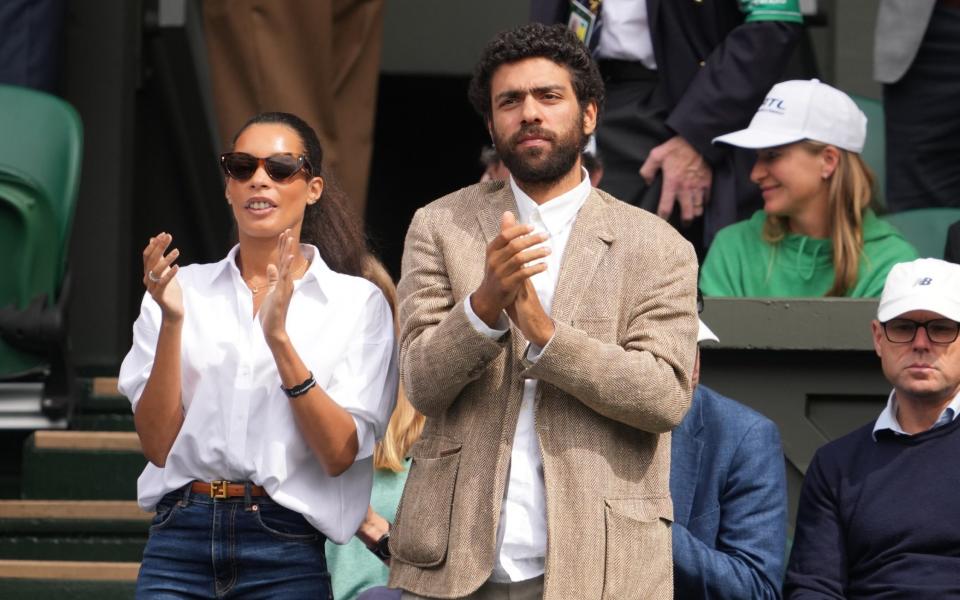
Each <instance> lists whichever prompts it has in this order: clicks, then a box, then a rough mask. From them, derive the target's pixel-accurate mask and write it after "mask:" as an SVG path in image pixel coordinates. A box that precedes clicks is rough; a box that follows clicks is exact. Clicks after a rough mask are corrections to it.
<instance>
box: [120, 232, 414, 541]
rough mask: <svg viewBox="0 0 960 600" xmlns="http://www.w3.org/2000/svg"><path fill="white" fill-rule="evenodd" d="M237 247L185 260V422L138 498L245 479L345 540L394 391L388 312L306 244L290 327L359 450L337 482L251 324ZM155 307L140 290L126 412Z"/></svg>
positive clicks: (147, 503) (372, 289) (150, 347)
mask: <svg viewBox="0 0 960 600" xmlns="http://www.w3.org/2000/svg"><path fill="white" fill-rule="evenodd" d="M238 248H239V247H238V246H235V247H234V248H233V250H231V251H230V253H229V254H228V255H227V257H226V258H225V259H223V260H222V261H220V262H218V263H213V264H201V265H189V266H185V267H183V268H181V269H180V271H179V272H178V274H177V279H178V281H179V282H180V287H181V288H182V289H183V305H184V320H183V329H182V334H181V352H180V354H181V400H182V402H183V411H184V420H183V425H182V426H181V428H180V432H179V433H178V434H177V438H176V440H175V441H174V443H173V446H172V447H171V448H170V453H169V455H168V456H167V460H166V466H165V467H163V468H160V467H157V466H155V465H153V464H147V467H146V468H145V469H144V471H143V473H142V474H141V475H140V478H139V479H138V481H137V499H138V501H139V504H140V506H141V507H142V508H143V509H145V510H153V508H154V507H155V506H156V503H157V502H158V501H159V500H160V498H162V497H163V495H164V494H166V493H168V492H170V491H173V490H176V489H179V488H181V487H183V486H184V485H186V484H187V483H189V482H191V481H193V480H199V481H213V480H218V479H226V480H230V481H251V482H253V483H255V484H257V485H261V486H263V487H264V488H265V489H266V491H267V493H268V494H270V497H271V498H273V500H275V501H276V502H277V503H279V504H281V505H283V506H285V507H287V508H289V509H291V510H295V511H297V512H299V513H301V514H302V515H303V516H304V517H305V518H306V519H307V521H309V522H310V523H311V524H312V525H313V526H314V527H316V528H317V529H319V530H320V531H321V532H323V533H324V535H326V536H327V537H329V538H330V539H331V540H333V541H335V542H338V543H343V542H346V541H347V540H349V539H350V538H351V537H352V536H353V534H354V533H355V532H356V530H357V527H358V526H359V524H360V522H361V520H362V519H363V517H364V515H365V514H366V512H367V505H368V504H369V502H370V491H371V488H372V485H373V466H372V463H373V457H372V455H373V447H374V443H375V440H376V438H379V437H382V435H383V433H384V431H385V429H386V425H387V421H388V419H389V417H390V413H391V411H392V410H393V406H394V402H395V399H396V392H397V381H398V372H397V361H396V349H395V342H394V329H393V318H392V315H391V312H390V306H389V305H388V304H387V301H386V299H385V298H384V296H383V294H382V293H381V292H380V290H379V289H378V288H377V287H376V286H375V285H373V284H372V283H370V282H369V281H367V280H365V279H362V278H359V277H351V276H349V275H343V274H341V273H336V272H334V271H332V270H331V269H330V268H329V267H328V266H327V265H326V263H324V262H323V259H322V258H320V255H319V252H318V251H317V249H316V248H315V247H314V246H309V245H302V246H301V249H302V250H303V253H304V256H305V257H307V258H308V259H310V260H311V263H310V266H309V268H308V269H307V272H306V273H305V274H304V276H303V277H302V278H301V279H300V280H298V281H296V282H295V283H294V292H293V297H292V298H291V301H290V307H289V310H288V313H287V322H286V326H287V332H288V335H289V336H290V339H291V341H292V343H293V346H294V348H296V350H297V353H298V354H299V355H300V358H301V359H302V360H303V362H304V363H305V364H306V365H307V368H308V369H310V371H312V372H313V376H314V378H315V379H316V380H317V384H318V385H319V386H320V387H322V388H323V389H324V390H325V391H326V393H327V394H329V395H330V397H331V398H333V400H334V401H335V402H336V403H337V404H339V405H340V406H342V407H343V408H344V409H346V410H347V412H349V413H350V415H351V416H352V417H353V420H354V423H356V427H357V441H358V442H359V452H358V454H357V459H356V461H355V462H354V464H353V465H352V466H351V467H350V468H349V469H347V471H346V472H345V473H343V474H341V475H340V476H338V477H330V476H328V475H327V474H326V473H325V472H324V470H323V467H322V466H321V465H320V463H319V462H318V460H317V458H316V456H315V455H314V454H313V451H312V450H311V449H310V447H309V445H308V444H307V442H306V441H305V440H304V439H303V436H302V435H301V434H300V432H299V430H298V428H297V423H296V419H295V418H294V414H293V411H292V409H291V407H290V401H289V399H288V398H287V397H286V395H285V394H284V393H283V391H282V390H281V389H280V374H279V373H278V372H277V366H276V362H275V361H274V359H273V355H272V354H271V352H270V350H269V348H268V347H267V344H266V340H265V339H264V337H263V329H262V328H261V326H260V321H259V319H258V318H257V317H255V316H253V295H252V294H251V293H250V290H249V289H248V288H247V286H246V284H245V283H244V281H243V278H242V277H241V275H240V271H239V270H238V269H237V266H236V261H235V257H236V254H237V250H238ZM160 322H161V312H160V307H159V306H158V305H157V303H156V302H155V301H154V300H153V298H152V297H151V296H150V295H149V294H145V295H144V299H143V303H142V305H141V311H140V316H139V318H138V319H137V321H136V322H135V323H134V325H133V347H132V348H131V349H130V352H129V353H128V354H127V356H126V358H124V360H123V365H122V366H121V367H120V377H119V387H120V391H121V392H122V393H123V394H124V395H125V396H126V397H127V398H129V399H130V403H131V404H132V407H133V410H134V411H136V408H137V403H138V401H139V400H140V396H141V394H142V393H143V389H144V387H145V385H146V383H147V378H148V377H149V376H150V371H151V369H152V368H153V360H154V354H155V352H156V347H157V337H158V331H159V327H160Z"/></svg>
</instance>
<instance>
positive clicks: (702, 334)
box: [697, 320, 720, 344]
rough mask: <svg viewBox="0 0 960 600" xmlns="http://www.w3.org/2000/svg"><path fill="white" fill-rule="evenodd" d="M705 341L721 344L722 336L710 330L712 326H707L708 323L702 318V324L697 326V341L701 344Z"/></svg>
mask: <svg viewBox="0 0 960 600" xmlns="http://www.w3.org/2000/svg"><path fill="white" fill-rule="evenodd" d="M703 342H715V343H717V344H719V343H720V338H718V337H717V336H716V334H715V333H713V332H712V331H710V328H709V327H707V324H706V323H704V322H703V321H702V320H701V321H700V326H699V327H698V328H697V343H698V344H700V343H703Z"/></svg>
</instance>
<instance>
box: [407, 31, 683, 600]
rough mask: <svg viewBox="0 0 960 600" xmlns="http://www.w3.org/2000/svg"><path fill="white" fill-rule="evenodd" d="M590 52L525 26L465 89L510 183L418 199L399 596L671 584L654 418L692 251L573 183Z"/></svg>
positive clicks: (671, 384)
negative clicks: (411, 412) (412, 414)
mask: <svg viewBox="0 0 960 600" xmlns="http://www.w3.org/2000/svg"><path fill="white" fill-rule="evenodd" d="M603 94H604V92H603V84H602V81H601V80H600V76H599V73H598V71H597V68H596V65H595V64H594V63H593V61H592V59H591V58H590V56H589V53H588V51H587V49H586V48H585V47H584V46H583V44H581V43H580V41H579V40H578V39H577V38H576V37H575V36H574V35H573V34H572V33H571V32H569V31H568V30H567V29H566V28H565V27H563V26H562V25H555V26H551V27H548V26H545V25H542V24H536V23H535V24H529V25H525V26H522V27H520V28H517V29H514V30H512V31H507V32H504V33H501V34H500V35H498V36H497V37H496V38H495V39H494V40H493V41H492V42H490V44H489V45H488V46H487V48H486V49H485V50H484V52H483V54H482V56H481V58H480V62H479V64H478V66H477V68H476V70H475V73H474V78H473V81H472V82H471V87H470V99H471V101H472V103H473V104H474V106H475V108H476V109H477V110H478V112H479V113H480V114H481V116H482V117H483V118H484V120H485V122H486V124H487V127H488V129H489V131H490V135H491V137H492V138H493V140H494V143H495V145H496V148H497V152H498V153H499V154H500V156H501V157H502V159H503V161H504V164H505V165H506V166H507V168H508V169H509V170H510V174H511V177H510V179H509V180H508V181H505V182H504V181H491V182H485V183H479V184H476V185H473V186H470V187H467V188H464V189H462V190H460V191H457V192H454V193H452V194H450V195H448V196H445V197H443V198H440V199H439V200H436V201H435V202H433V203H431V204H429V205H428V206H425V207H423V208H421V209H420V210H418V211H417V213H416V215H415V216H414V218H413V222H412V223H411V225H410V229H409V231H408V233H407V240H406V247H405V249H404V256H403V274H402V278H401V281H400V285H399V297H400V322H401V334H400V335H401V348H400V360H401V365H402V366H401V370H402V373H403V375H402V379H403V381H404V384H405V386H406V391H407V394H408V396H409V398H410V401H411V402H412V403H413V404H414V406H416V407H417V409H418V410H420V411H421V412H423V413H424V414H425V415H426V416H427V421H426V426H425V429H424V432H423V435H422V437H421V438H420V440H419V441H418V442H417V443H416V444H414V446H413V447H412V448H411V450H410V454H411V456H412V457H413V464H412V467H411V469H410V476H409V479H408V481H407V484H406V488H405V490H404V494H403V498H402V500H401V502H400V506H399V509H398V514H397V519H396V522H395V523H394V524H393V528H392V531H391V541H390V549H391V552H392V554H393V558H392V561H391V572H390V586H391V587H394V588H401V589H403V590H405V591H404V593H403V596H404V598H408V599H409V598H422V597H430V598H465V597H466V598H476V599H479V598H507V597H509V598H514V599H515V598H541V597H542V598H548V599H557V600H561V599H562V600H569V599H571V598H577V599H578V600H599V599H601V598H669V599H672V598H673V589H672V585H673V578H672V563H671V536H670V522H671V520H672V516H673V513H672V510H673V509H672V503H671V499H670V491H669V475H670V433H669V432H670V430H671V429H673V428H674V427H675V426H676V425H677V424H678V423H679V422H680V421H681V419H682V417H683V415H684V413H685V412H686V410H687V409H688V407H689V405H690V396H691V379H690V378H691V371H692V368H693V357H694V355H695V354H696V333H697V313H696V277H697V273H696V271H697V264H696V258H695V256H694V252H693V248H692V247H691V246H690V244H689V243H687V242H686V241H685V240H684V239H683V238H682V237H681V236H680V235H679V234H678V233H677V232H676V231H675V230H674V229H673V228H671V227H670V226H669V225H668V224H667V223H666V222H665V221H663V220H662V219H660V218H658V217H656V216H655V215H653V214H651V213H648V212H645V211H643V210H641V209H638V208H636V207H633V206H630V205H628V204H626V203H624V202H620V201H619V200H617V199H615V198H613V197H612V196H610V195H608V194H606V193H604V192H602V191H600V190H597V189H594V188H592V187H591V186H590V181H589V178H588V177H587V176H586V171H585V170H584V169H583V168H582V166H581V163H580V153H581V151H582V150H583V147H584V145H585V144H586V140H587V137H588V136H589V135H590V134H591V133H592V132H593V131H594V129H595V127H596V123H597V119H598V117H599V113H600V109H601V106H602V104H603Z"/></svg>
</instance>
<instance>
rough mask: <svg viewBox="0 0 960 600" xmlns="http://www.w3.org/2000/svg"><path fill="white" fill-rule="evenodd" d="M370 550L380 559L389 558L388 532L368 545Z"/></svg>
mask: <svg viewBox="0 0 960 600" xmlns="http://www.w3.org/2000/svg"><path fill="white" fill-rule="evenodd" d="M370 552H373V555H374V556H376V557H377V558H379V559H380V560H390V532H389V531H388V532H387V533H385V534H383V535H381V536H380V539H379V540H377V541H376V543H374V544H373V545H372V546H370Z"/></svg>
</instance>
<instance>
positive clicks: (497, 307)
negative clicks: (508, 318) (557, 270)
mask: <svg viewBox="0 0 960 600" xmlns="http://www.w3.org/2000/svg"><path fill="white" fill-rule="evenodd" d="M546 239H547V234H545V233H533V227H531V226H530V225H521V224H519V223H517V219H516V217H515V216H514V215H513V213H512V212H509V211H508V212H505V213H503V215H502V216H501V218H500V234H499V235H498V236H497V237H495V238H493V240H492V241H491V242H490V243H489V244H487V253H486V263H485V266H484V272H483V281H482V282H481V283H480V287H478V288H477V290H476V291H475V292H473V295H472V296H471V297H470V302H471V306H472V307H473V311H474V312H475V313H476V315H477V316H478V317H480V319H481V320H483V322H485V323H486V324H487V325H489V326H490V327H494V326H495V324H496V322H497V320H498V318H499V316H500V313H501V311H503V310H504V309H506V308H507V307H509V306H511V305H512V304H513V302H514V300H515V299H516V297H517V294H518V293H519V292H520V289H521V287H523V283H524V282H525V281H528V280H529V279H530V278H531V277H533V276H534V275H536V274H537V273H542V272H543V271H546V270H547V265H546V264H544V263H543V262H541V261H539V259H541V258H543V257H545V256H547V255H548V254H550V248H548V247H546V246H539V247H537V248H534V246H536V245H537V244H540V243H542V242H544V241H546Z"/></svg>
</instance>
